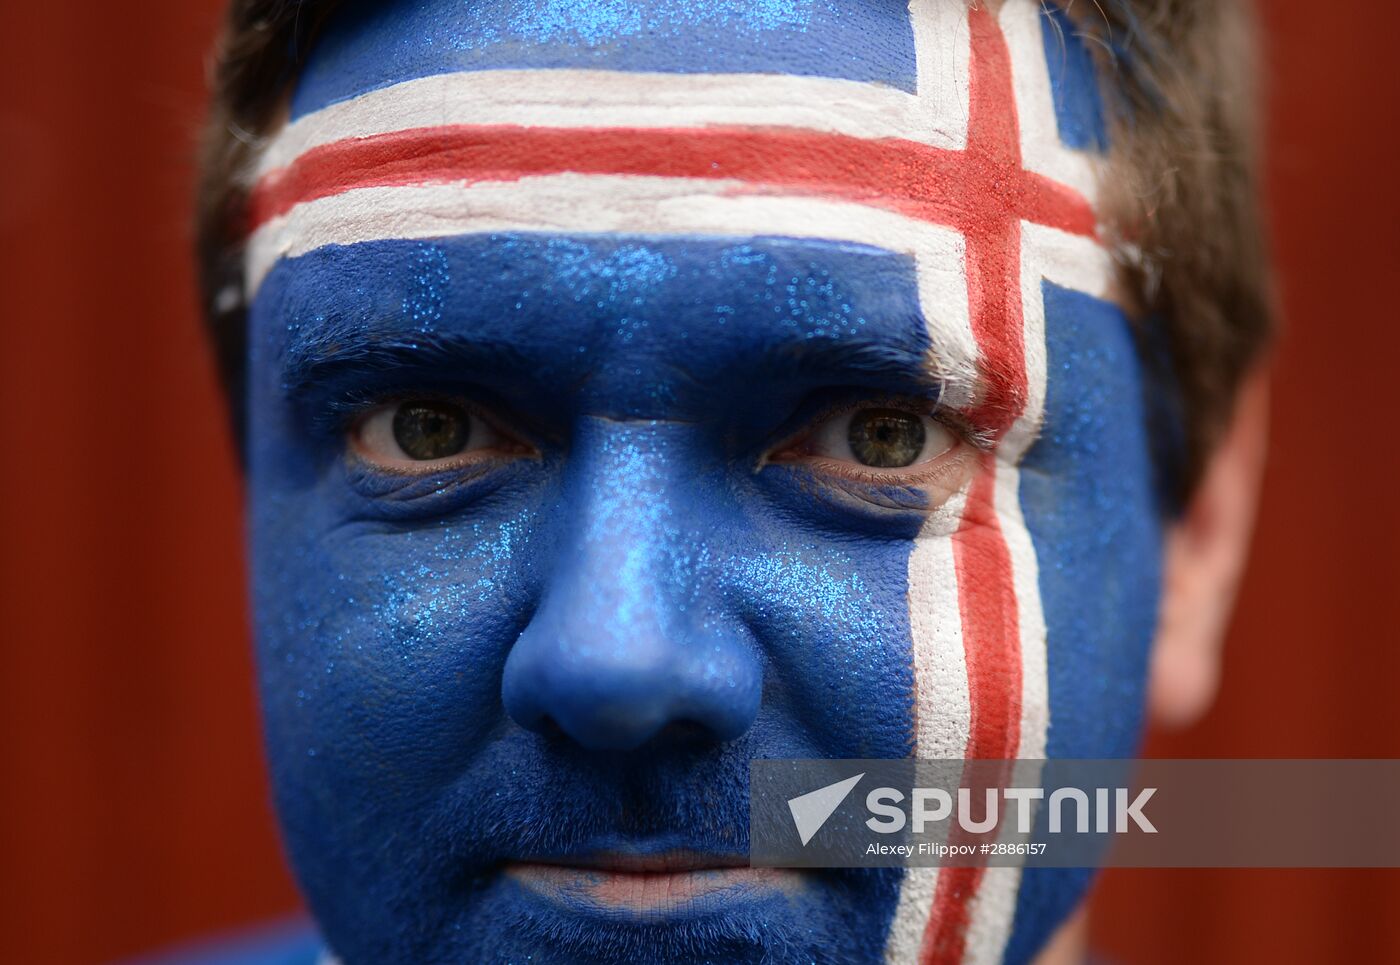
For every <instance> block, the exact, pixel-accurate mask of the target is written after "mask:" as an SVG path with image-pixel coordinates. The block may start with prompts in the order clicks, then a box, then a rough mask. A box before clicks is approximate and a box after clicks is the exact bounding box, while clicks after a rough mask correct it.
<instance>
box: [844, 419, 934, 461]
mask: <svg viewBox="0 0 1400 965" xmlns="http://www.w3.org/2000/svg"><path fill="white" fill-rule="evenodd" d="M849 435H850V443H851V452H853V453H854V454H855V457H856V459H857V460H859V461H860V463H861V464H862V465H865V466H871V467H874V468H876V469H902V468H903V467H905V466H911V465H913V464H914V461H915V460H916V459H918V458H919V455H920V453H922V452H923V451H924V436H925V431H924V420H923V419H921V418H919V417H918V416H916V415H914V414H912V413H909V412H901V411H900V410H898V409H862V410H861V411H860V412H857V413H856V414H855V415H854V416H852V417H851V428H850V433H849Z"/></svg>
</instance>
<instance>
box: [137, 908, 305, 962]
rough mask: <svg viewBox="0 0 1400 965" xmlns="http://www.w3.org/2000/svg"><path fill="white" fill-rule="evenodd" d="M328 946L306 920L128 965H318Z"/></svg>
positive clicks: (238, 934)
mask: <svg viewBox="0 0 1400 965" xmlns="http://www.w3.org/2000/svg"><path fill="white" fill-rule="evenodd" d="M324 955H325V946H324V945H323V944H322V943H321V936H320V935H318V934H317V932H316V929H315V927H314V926H313V925H312V924H311V922H309V921H307V920H306V919H305V918H293V919H289V920H285V921H281V922H276V923H273V924H265V925H259V926H256V927H254V928H251V929H247V930H241V931H238V932H235V933H232V934H227V935H223V936H221V937H219V938H215V939H203V940H200V941H198V942H194V943H192V944H189V945H184V946H181V947H180V948H176V949H172V950H170V951H166V952H162V953H160V954H159V955H156V956H154V957H151V958H142V959H138V960H135V961H132V962H129V963H127V965H317V963H319V962H321V961H322V959H323V956H324Z"/></svg>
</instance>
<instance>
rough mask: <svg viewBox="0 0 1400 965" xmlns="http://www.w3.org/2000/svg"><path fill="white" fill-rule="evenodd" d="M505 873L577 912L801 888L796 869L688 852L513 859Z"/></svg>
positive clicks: (687, 907) (701, 904)
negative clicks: (759, 865) (769, 866)
mask: <svg viewBox="0 0 1400 965" xmlns="http://www.w3.org/2000/svg"><path fill="white" fill-rule="evenodd" d="M505 873H506V875H507V877H509V878H511V879H513V880H515V881H516V882H518V883H519V884H521V885H522V886H524V887H525V888H526V889H528V890H529V891H532V892H534V893H535V894H537V895H539V896H541V897H543V898H547V899H550V900H553V901H556V902H561V903H563V904H566V905H568V906H570V907H572V908H574V909H575V910H584V911H605V912H612V913H614V914H616V913H622V914H637V915H645V916H647V917H655V916H662V917H666V916H671V915H691V914H695V913H697V912H702V911H704V910H706V909H707V908H715V909H716V910H717V909H718V908H720V907H722V906H726V905H729V904H731V903H734V902H742V901H745V900H751V899H757V898H762V897H768V896H770V895H772V894H773V893H777V892H788V893H791V892H793V891H795V890H797V889H798V888H800V887H801V886H802V884H803V876H802V873H801V872H799V871H791V870H788V869H784V868H751V867H749V863H748V860H747V859H746V858H744V857H743V856H742V855H727V854H704V853H698V852H688V851H672V852H666V853H662V854H626V853H621V852H598V853H594V854H589V855H582V856H567V857H562V858H553V857H551V858H545V859H531V860H523V861H513V862H510V863H508V864H507V865H506V866H505Z"/></svg>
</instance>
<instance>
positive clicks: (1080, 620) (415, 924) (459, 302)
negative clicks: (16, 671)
mask: <svg viewBox="0 0 1400 965" xmlns="http://www.w3.org/2000/svg"><path fill="white" fill-rule="evenodd" d="M1098 97H1099V95H1098V91H1097V87H1096V83H1095V80H1094V76H1093V68H1092V65H1091V63H1090V60H1089V58H1088V55H1087V53H1086V51H1085V49H1084V46H1083V44H1082V43H1081V42H1080V41H1079V40H1078V39H1076V38H1075V37H1074V35H1073V28H1072V25H1071V24H1070V22H1069V20H1068V19H1067V18H1065V17H1064V16H1063V15H1061V14H1059V13H1058V12H1054V13H1050V14H1046V13H1042V12H1041V10H1040V7H1039V5H1038V4H1037V3H1035V2H1033V0H1009V2H1007V3H1006V4H1005V6H1004V7H1000V8H997V7H994V8H993V9H992V10H990V11H989V10H988V9H987V8H985V7H981V8H978V9H975V10H972V11H969V10H968V8H967V7H966V5H965V4H964V3H963V2H962V0H914V3H913V4H912V9H910V8H906V7H905V6H904V5H902V4H900V3H898V2H883V0H869V2H863V3H858V4H857V3H841V4H839V5H838V4H836V3H834V2H828V0H787V2H781V3H759V4H755V3H752V2H748V0H745V2H737V0H735V2H731V0H710V2H706V3H701V4H695V3H679V2H672V0H656V2H631V3H625V4H624V3H618V2H614V0H569V2H563V0H557V2H556V0H475V2H472V3H465V4H464V3H460V2H449V0H426V2H420V3H414V4H408V3H383V2H373V3H372V2H352V3H350V4H349V5H348V7H347V8H345V9H343V10H342V11H341V12H340V13H339V14H338V15H337V17H336V19H335V20H334V21H333V22H332V24H331V26H330V27H329V29H328V30H327V32H326V34H325V35H324V36H323V37H322V38H321V39H320V40H319V42H318V44H317V46H316V48H315V50H314V52H313V55H312V57H311V60H310V62H309V63H308V64H307V65H306V69H305V71H304V73H303V75H302V77H301V79H300V81H299V84H298V87H297V90H296V92H295V94H294V97H293V99H292V106H291V120H290V122H289V123H288V125H287V126H286V127H285V129H283V130H282V131H281V132H280V134H278V136H277V137H275V138H274V139H273V141H272V142H271V144H270V145H269V147H268V149H267V150H266V152H265V154H264V156H263V159H262V162H261V164H260V167H259V169H258V181H257V187H256V189H255V191H254V195H253V234H252V236H251V238H250V243H249V248H248V275H249V283H250V288H251V289H252V291H253V292H254V298H253V301H252V310H251V316H250V342H251V357H250V367H249V372H250V379H249V400H250V401H249V411H248V425H249V430H250V432H249V457H250V464H249V465H250V469H249V478H250V502H251V524H250V528H251V543H252V557H253V569H254V592H255V602H256V616H257V626H258V642H259V657H260V678H261V687H262V695H263V701H264V712H265V715H266V720H267V734H268V744H269V753H270V756H271V761H272V768H273V776H274V781H275V785H276V791H277V800H278V808H279V812H280V815H281V818H282V821H283V823H284V826H285V830H286V839H287V842H288V846H289V849H290V851H291V853H292V857H293V860H294V863H295V865H296V868H297V871H298V874H299V876H300V880H301V882H302V885H303V887H304V889H305V891H306V894H307V896H308V898H309V900H310V902H311V905H312V907H313V909H314V911H315V913H316V917H317V919H318V921H319V923H320V924H321V926H322V928H323V929H324V932H325V934H326V936H327V939H328V941H329V942H330V944H331V947H332V948H333V949H334V950H335V951H336V952H337V953H338V954H339V955H340V956H341V957H342V958H344V959H345V960H346V961H347V962H349V963H358V962H376V963H388V962H412V963H423V962H438V961H495V960H503V961H505V960H508V961H522V960H529V961H572V960H587V961H604V962H613V961H618V962H620V961H635V960H645V961H668V962H682V961H696V962H699V961H746V960H764V961H793V962H797V961H803V962H807V961H823V962H845V961H851V962H864V961H880V960H893V961H912V960H915V959H916V958H918V957H919V955H920V954H921V953H922V954H924V955H925V956H927V957H926V958H925V959H924V960H928V961H938V962H943V961H958V960H962V959H964V958H966V959H968V960H977V961H987V960H992V959H996V958H999V957H1002V956H1005V957H1006V958H1007V959H1008V960H1024V959H1025V958H1026V957H1028V956H1029V955H1030V954H1031V953H1032V952H1033V951H1034V950H1035V949H1036V948H1037V947H1039V946H1040V944H1041V943H1043V941H1044V940H1045V938H1046V937H1047V935H1048V934H1049V933H1050V932H1051V931H1052V930H1053V929H1054V927H1055V926H1056V925H1057V924H1058V923H1059V922H1060V921H1061V920H1062V919H1063V917H1064V916H1065V915H1066V914H1067V913H1068V911H1069V909H1071V908H1072V907H1073V906H1074V905H1075V904H1076V903H1077V902H1078V900H1079V897H1080V896H1081V894H1082V890H1083V885H1084V876H1083V875H1080V874H1078V873H1075V872H1057V871H1038V872H1034V873H1032V872H1027V873H1025V874H1020V873H1019V872H1017V871H1015V870H1013V869H995V870H985V871H984V870H979V869H948V870H944V871H941V872H940V871H938V870H935V869H917V870H911V871H907V872H901V871H899V870H884V871H850V870H847V871H840V870H834V871H825V872H776V871H761V870H750V869H748V868H747V865H746V854H747V835H748V815H747V774H748V762H749V761H750V760H751V759H754V758H828V757H829V758H844V757H865V758H901V757H906V756H910V755H918V756H922V757H943V758H988V757H990V758H996V757H1017V756H1019V757H1027V758H1040V757H1088V758H1096V757H1112V756H1123V755H1126V754H1129V753H1131V751H1132V749H1133V747H1134V742H1135V739H1136V734H1137V730H1138V725H1139V714H1140V705H1141V702H1142V688H1143V680H1144V676H1145V657H1146V652H1147V648H1148V643H1149V640H1150V638H1151V634H1152V629H1153V623H1154V618H1155V611H1156V600H1157V588H1158V557H1159V539H1160V523H1159V512H1158V499H1157V494H1156V492H1155V489H1154V484H1153V479H1154V473H1153V470H1152V465H1151V462H1150V459H1149V452H1148V444H1147V439H1146V434H1145V428H1144V427H1145V422H1146V416H1145V405H1144V399H1143V385H1142V381H1141V377H1140V372H1139V365H1138V360H1137V356H1136V354H1135V350H1134V344H1133V340H1132V337H1131V333H1130V330H1129V327H1128V322H1127V320H1126V319H1125V317H1124V316H1123V314H1122V313H1121V312H1120V311H1119V310H1118V309H1117V308H1116V307H1115V306H1114V305H1113V304H1112V303H1111V302H1110V301H1108V300H1106V299H1107V295H1106V293H1107V291H1108V290H1109V288H1110V284H1111V272H1110V268H1109V261H1108V259H1107V257H1106V255H1105V253H1104V251H1103V250H1102V249H1101V247H1100V246H1099V244H1098V243H1097V241H1096V240H1095V239H1096V229H1095V225H1096V215H1095V208H1094V197H1095V164H1096V160H1095V159H1096V157H1097V154H1096V153H1095V152H1096V151H1098V150H1099V149H1100V148H1101V146H1102V141H1103V135H1102V119H1101V116H1100V113H1101V111H1100V105H1099V99H1098Z"/></svg>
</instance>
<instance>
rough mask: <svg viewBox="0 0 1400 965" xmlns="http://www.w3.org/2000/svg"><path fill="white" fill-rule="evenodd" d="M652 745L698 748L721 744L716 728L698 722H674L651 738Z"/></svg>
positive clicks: (683, 720)
mask: <svg viewBox="0 0 1400 965" xmlns="http://www.w3.org/2000/svg"><path fill="white" fill-rule="evenodd" d="M650 743H655V744H666V745H669V746H672V747H697V746H700V745H704V744H717V743H720V737H719V735H717V734H716V733H715V731H714V728H712V727H709V726H707V725H705V724H702V723H701V722H700V721H698V720H685V719H682V720H674V721H671V722H670V723H669V724H667V725H666V726H665V727H663V728H661V730H659V731H657V733H656V734H655V735H654V736H653V737H652V738H651V741H650Z"/></svg>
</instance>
